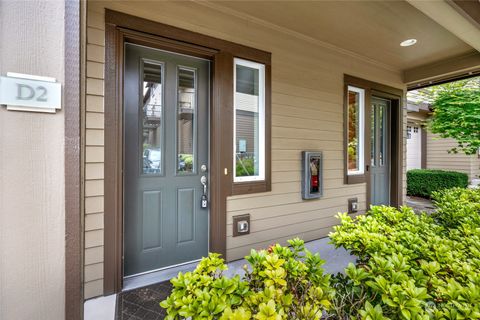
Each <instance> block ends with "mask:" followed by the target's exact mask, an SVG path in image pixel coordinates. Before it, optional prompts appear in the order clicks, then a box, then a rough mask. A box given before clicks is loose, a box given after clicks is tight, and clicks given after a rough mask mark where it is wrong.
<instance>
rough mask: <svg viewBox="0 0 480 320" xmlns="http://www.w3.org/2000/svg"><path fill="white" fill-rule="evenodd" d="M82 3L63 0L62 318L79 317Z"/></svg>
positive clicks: (81, 288) (80, 314) (81, 300)
mask: <svg viewBox="0 0 480 320" xmlns="http://www.w3.org/2000/svg"><path fill="white" fill-rule="evenodd" d="M84 14H85V6H84V4H83V3H81V2H80V0H66V1H65V27H64V28H65V29H64V31H65V35H64V39H65V51H64V55H65V61H64V64H65V83H64V111H63V112H64V116H65V164H66V165H65V319H72V320H80V319H83V252H82V250H83V245H82V243H83V237H82V202H81V196H82V184H81V151H80V150H81V147H80V146H81V126H80V121H81V114H80V113H81V110H82V109H81V105H82V103H83V97H84V95H83V94H82V89H83V82H82V81H81V80H80V79H81V75H82V72H83V66H84V65H83V62H82V60H81V59H82V57H83V53H84V47H83V45H82V44H81V37H82V36H83V30H84V29H83V28H82V26H81V25H82V22H83V21H84V20H83V17H84Z"/></svg>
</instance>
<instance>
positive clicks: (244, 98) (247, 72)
mask: <svg viewBox="0 0 480 320" xmlns="http://www.w3.org/2000/svg"><path fill="white" fill-rule="evenodd" d="M264 92H265V66H264V65H262V64H258V63H254V62H250V61H245V60H241V59H235V97H234V100H235V132H234V136H235V138H234V139H235V143H234V149H235V150H234V152H235V155H234V158H235V159H234V167H235V181H251V180H262V179H264V177H265V174H264V170H265V163H264V161H265V160H264V153H265V114H264V113H265V96H264Z"/></svg>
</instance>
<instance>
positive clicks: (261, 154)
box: [233, 58, 265, 182]
mask: <svg viewBox="0 0 480 320" xmlns="http://www.w3.org/2000/svg"><path fill="white" fill-rule="evenodd" d="M237 65H241V66H245V67H249V68H252V69H257V70H258V77H259V79H258V113H259V114H258V121H259V137H258V144H259V146H258V162H259V164H258V171H259V172H258V175H256V176H244V177H237V165H236V164H237V101H236V100H237V98H236V97H237ZM233 106H234V107H233V182H248V181H262V180H265V65H264V64H262V63H257V62H253V61H248V60H244V59H240V58H234V60H233Z"/></svg>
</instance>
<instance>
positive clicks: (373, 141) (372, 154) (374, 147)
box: [370, 105, 377, 166]
mask: <svg viewBox="0 0 480 320" xmlns="http://www.w3.org/2000/svg"><path fill="white" fill-rule="evenodd" d="M375 110H376V108H375V105H372V112H371V114H372V121H371V131H370V132H371V144H372V146H371V148H370V159H371V160H370V161H371V164H372V166H376V165H377V162H376V157H375V150H377V134H376V132H375V128H376V126H375V123H376V121H377V117H376V115H377V113H376V112H375Z"/></svg>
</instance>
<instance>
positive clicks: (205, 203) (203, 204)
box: [200, 166, 208, 209]
mask: <svg viewBox="0 0 480 320" xmlns="http://www.w3.org/2000/svg"><path fill="white" fill-rule="evenodd" d="M202 167H203V166H202ZM200 183H201V184H202V185H203V195H202V199H201V203H200V206H201V207H202V208H203V209H205V208H207V207H208V197H207V177H206V176H202V177H201V178H200Z"/></svg>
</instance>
